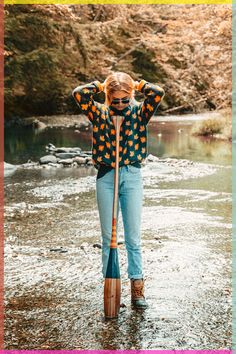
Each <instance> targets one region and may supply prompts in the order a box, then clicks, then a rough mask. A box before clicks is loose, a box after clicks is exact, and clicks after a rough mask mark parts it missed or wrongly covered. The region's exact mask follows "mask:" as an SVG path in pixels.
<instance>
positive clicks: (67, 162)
mask: <svg viewBox="0 0 236 354" xmlns="http://www.w3.org/2000/svg"><path fill="white" fill-rule="evenodd" d="M58 163H62V164H63V165H64V166H68V165H71V164H72V163H73V159H63V160H59V161H58Z"/></svg>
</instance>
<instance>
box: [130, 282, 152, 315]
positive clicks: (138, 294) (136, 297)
mask: <svg viewBox="0 0 236 354" xmlns="http://www.w3.org/2000/svg"><path fill="white" fill-rule="evenodd" d="M130 282H131V302H132V304H133V305H134V306H135V307H136V308H137V309H146V308H147V307H148V304H147V302H146V300H145V297H144V281H143V279H131V280H130Z"/></svg>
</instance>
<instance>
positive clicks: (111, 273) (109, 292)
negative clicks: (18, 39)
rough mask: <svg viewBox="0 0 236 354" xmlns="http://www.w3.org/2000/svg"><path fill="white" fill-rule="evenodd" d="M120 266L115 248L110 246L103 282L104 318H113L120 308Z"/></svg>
mask: <svg viewBox="0 0 236 354" xmlns="http://www.w3.org/2000/svg"><path fill="white" fill-rule="evenodd" d="M120 293H121V285H120V268H119V259H118V251H117V248H111V249H110V254H109V259H108V265H107V273H106V278H105V284H104V312H105V317H106V318H115V317H117V316H118V314H119V310H120Z"/></svg>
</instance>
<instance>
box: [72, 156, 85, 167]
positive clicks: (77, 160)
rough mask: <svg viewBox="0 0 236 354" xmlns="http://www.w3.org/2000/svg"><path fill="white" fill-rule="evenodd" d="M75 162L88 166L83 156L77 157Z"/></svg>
mask: <svg viewBox="0 0 236 354" xmlns="http://www.w3.org/2000/svg"><path fill="white" fill-rule="evenodd" d="M73 161H74V162H76V163H77V164H78V165H84V164H86V162H87V161H86V159H85V158H84V157H81V156H77V157H75V158H74V159H73Z"/></svg>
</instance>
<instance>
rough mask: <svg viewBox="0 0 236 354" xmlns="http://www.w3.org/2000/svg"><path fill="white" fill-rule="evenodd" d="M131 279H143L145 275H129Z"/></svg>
mask: <svg viewBox="0 0 236 354" xmlns="http://www.w3.org/2000/svg"><path fill="white" fill-rule="evenodd" d="M128 277H129V279H135V280H136V279H143V274H134V275H128Z"/></svg>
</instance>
